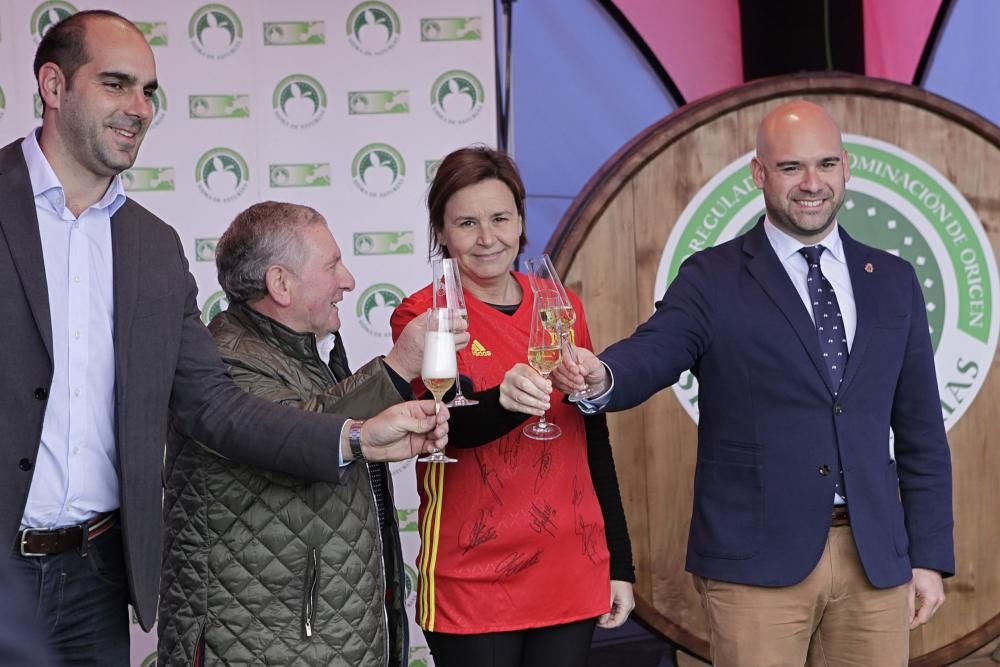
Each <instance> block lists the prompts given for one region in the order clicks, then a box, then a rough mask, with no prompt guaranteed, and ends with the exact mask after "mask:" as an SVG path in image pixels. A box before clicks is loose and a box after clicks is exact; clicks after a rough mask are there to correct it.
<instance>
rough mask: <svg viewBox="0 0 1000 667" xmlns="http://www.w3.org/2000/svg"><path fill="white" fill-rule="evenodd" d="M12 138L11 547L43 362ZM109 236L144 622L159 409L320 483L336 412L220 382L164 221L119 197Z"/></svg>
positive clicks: (39, 299) (34, 245) (126, 493)
mask: <svg viewBox="0 0 1000 667" xmlns="http://www.w3.org/2000/svg"><path fill="white" fill-rule="evenodd" d="M20 143H21V142H20V141H15V142H14V143H12V144H9V145H7V146H6V147H4V148H3V149H0V285H2V286H3V289H2V290H0V313H2V314H3V321H2V326H0V539H2V540H4V541H5V543H6V544H8V545H11V547H13V545H14V542H15V541H16V535H17V531H18V528H19V524H20V519H21V516H22V514H23V512H24V505H25V502H26V499H27V495H28V488H29V486H30V484H31V479H32V474H33V470H34V465H35V458H36V456H37V454H38V448H39V440H40V437H41V432H42V419H43V417H44V415H45V407H46V402H47V398H48V391H49V387H50V385H51V382H52V373H53V362H52V316H51V313H50V310H49V302H48V289H47V286H46V282H45V267H44V264H43V256H42V246H41V240H40V236H39V232H38V220H37V217H36V215H35V204H34V199H33V197H32V193H31V184H30V181H29V179H28V171H27V166H26V165H25V162H24V157H23V154H22V152H21V146H20ZM111 239H112V256H113V267H114V299H115V304H114V311H115V312H114V342H115V397H114V401H115V432H116V444H117V450H118V460H117V464H118V474H119V480H120V501H121V521H122V530H123V536H124V542H125V544H124V548H125V557H126V564H127V568H128V573H127V574H128V577H129V584H130V587H131V594H132V600H133V604H134V605H135V608H136V612H137V614H138V617H139V622H140V624H141V625H142V627H143V628H144V629H146V630H148V629H149V628H150V627H151V626H152V625H153V619H154V615H155V612H156V595H157V590H158V587H159V573H160V558H161V547H160V543H161V530H160V525H161V495H162V492H161V486H162V481H161V476H162V474H161V471H162V466H163V454H164V445H165V442H166V434H167V424H168V420H170V419H172V420H173V422H174V424H175V426H176V428H177V429H178V430H179V431H180V432H182V433H185V434H188V435H189V436H191V437H192V438H194V439H195V440H198V441H200V442H202V443H203V444H205V445H207V446H209V447H211V448H213V449H215V450H216V451H218V452H219V453H220V454H222V455H223V456H226V457H229V458H232V459H236V460H240V461H243V462H245V463H248V464H251V465H256V466H260V467H263V468H270V469H274V470H278V471H282V472H287V473H290V474H292V475H296V476H298V477H302V478H305V479H312V480H322V481H331V482H333V481H336V480H337V479H338V476H339V473H340V468H339V465H338V463H339V456H338V449H339V435H340V430H341V427H342V425H343V423H344V418H343V417H339V416H335V415H324V414H317V413H310V412H305V411H303V410H297V409H294V408H285V407H283V406H279V405H276V404H274V403H271V402H270V401H264V400H260V399H256V398H254V397H252V396H250V395H249V394H247V393H246V392H244V391H242V390H240V389H239V388H238V387H236V385H234V384H233V383H232V381H231V380H230V379H229V376H228V375H227V373H226V370H225V368H224V367H223V365H222V362H221V360H220V359H219V355H218V352H217V350H216V347H215V343H214V342H213V341H212V337H211V336H210V335H209V334H208V331H207V330H206V329H205V327H204V326H203V325H202V323H201V319H200V311H199V309H198V304H197V302H196V296H197V287H196V285H195V281H194V278H193V277H192V275H191V274H190V272H189V271H188V264H187V260H186V259H185V258H184V252H183V249H182V246H181V243H180V239H179V238H178V236H177V233H176V232H175V231H174V230H173V228H171V227H170V226H169V225H167V224H165V223H164V222H163V221H161V220H160V219H158V218H157V217H156V216H154V215H153V214H152V213H150V212H149V211H147V210H145V209H144V208H142V207H141V206H139V205H138V204H136V203H135V202H134V201H132V200H128V201H127V202H126V203H125V205H123V206H122V207H121V208H120V209H119V210H118V212H117V213H116V214H115V215H114V216H113V217H112V219H111ZM56 319H57V320H58V319H60V318H58V317H57V318H56Z"/></svg>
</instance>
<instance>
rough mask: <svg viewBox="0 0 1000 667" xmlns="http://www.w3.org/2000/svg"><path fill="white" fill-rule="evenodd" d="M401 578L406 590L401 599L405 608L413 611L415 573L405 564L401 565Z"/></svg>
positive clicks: (415, 601) (415, 594)
mask: <svg viewBox="0 0 1000 667" xmlns="http://www.w3.org/2000/svg"><path fill="white" fill-rule="evenodd" d="M403 576H404V578H405V582H404V587H405V589H406V590H405V591H404V596H403V599H404V600H405V601H406V602H405V604H406V606H407V607H409V608H410V609H413V607H414V605H416V603H417V571H416V570H414V569H413V567H411V566H410V564H409V563H407V564H405V565H403Z"/></svg>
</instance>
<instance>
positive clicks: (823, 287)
mask: <svg viewBox="0 0 1000 667" xmlns="http://www.w3.org/2000/svg"><path fill="white" fill-rule="evenodd" d="M824 250H826V248H825V247H824V246H821V245H817V246H809V247H806V248H800V249H799V252H800V253H802V256H803V257H805V258H806V262H807V263H808V265H809V273H808V274H807V276H806V286H807V287H808V289H809V298H810V299H811V301H812V312H813V320H815V323H816V335H817V336H818V338H819V349H820V351H821V352H822V353H823V361H824V362H825V363H826V370H827V371H829V373H830V381H831V382H832V383H833V395H834V396H836V395H837V394H838V393H839V391H840V383H841V382H843V381H844V367H845V366H846V365H847V332H846V331H844V318H843V317H842V316H841V314H840V304H839V303H837V295H836V294H835V293H834V291H833V286H832V285H831V284H830V282H829V281H828V280H827V279H826V276H824V275H823V270H822V269H821V268H820V266H819V258H820V256H821V255H822V254H823V251H824Z"/></svg>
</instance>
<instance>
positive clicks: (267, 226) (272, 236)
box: [215, 201, 326, 303]
mask: <svg viewBox="0 0 1000 667" xmlns="http://www.w3.org/2000/svg"><path fill="white" fill-rule="evenodd" d="M320 224H321V225H325V224H326V220H324V219H323V216H322V215H320V214H319V212H318V211H317V210H316V209H314V208H310V207H308V206H302V205H299V204H289V203H286V202H276V201H265V202H261V203H259V204H254V205H253V206H251V207H250V208H248V209H246V210H245V211H243V212H242V213H240V214H239V215H237V216H236V218H235V219H234V220H233V222H232V224H230V225H229V228H228V229H227V230H226V231H225V233H224V234H223V235H222V238H220V239H219V243H218V245H216V247H215V267H216V269H217V270H218V272H219V284H220V285H221V286H222V289H223V290H224V291H225V293H226V298H228V299H229V302H230V303H253V302H255V301H257V300H258V299H261V298H263V297H265V296H267V283H266V273H267V268H268V267H269V266H273V265H275V264H280V265H282V266H284V267H287V268H288V269H290V270H292V271H298V270H300V269H301V267H302V262H303V261H304V259H305V246H304V244H303V242H302V234H301V231H302V229H304V228H305V227H308V226H311V225H320Z"/></svg>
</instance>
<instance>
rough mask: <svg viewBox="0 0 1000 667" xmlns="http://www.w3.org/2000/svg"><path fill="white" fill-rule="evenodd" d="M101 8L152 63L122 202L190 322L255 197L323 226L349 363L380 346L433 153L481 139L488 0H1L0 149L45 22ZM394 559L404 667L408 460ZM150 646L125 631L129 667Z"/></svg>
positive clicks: (408, 259)
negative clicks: (140, 39)
mask: <svg viewBox="0 0 1000 667" xmlns="http://www.w3.org/2000/svg"><path fill="white" fill-rule="evenodd" d="M95 8H106V9H112V10H115V11H118V12H120V13H121V14H123V15H124V16H126V17H127V18H129V19H131V20H132V21H134V22H135V23H136V24H137V25H138V26H139V27H140V29H141V30H142V31H143V33H144V34H145V35H146V38H147V40H148V42H149V43H150V45H151V46H152V47H153V52H154V54H155V56H156V63H157V75H158V78H159V82H160V90H159V91H157V94H156V97H155V106H156V116H155V119H154V120H153V124H152V127H151V129H150V130H149V133H148V134H147V136H146V140H145V143H144V144H143V147H142V149H141V150H140V152H139V158H138V160H137V161H136V164H135V166H134V167H133V168H132V169H130V170H129V171H127V172H125V174H124V178H125V186H126V189H127V190H128V192H129V195H130V196H131V197H134V198H135V199H136V200H138V201H139V202H141V203H142V204H143V205H144V206H146V207H147V208H149V209H150V210H152V211H153V212H154V213H156V214H157V215H159V216H160V217H161V218H163V219H164V220H166V221H167V222H169V223H170V224H171V225H173V226H174V227H175V228H176V229H177V230H178V232H179V233H180V235H181V238H182V239H183V241H184V243H185V246H186V247H185V250H186V252H187V256H188V259H189V260H190V262H191V270H192V272H193V273H194V275H195V278H196V279H197V280H198V285H199V288H200V292H201V294H200V299H201V302H202V312H203V317H204V319H205V320H206V321H208V319H210V318H211V317H212V316H213V315H214V314H216V313H217V312H219V311H220V310H223V309H225V307H226V301H225V298H224V296H223V294H222V292H221V291H220V290H219V286H218V283H217V281H216V276H215V264H214V253H215V243H216V240H217V239H218V237H219V236H220V235H221V234H222V232H223V231H224V230H225V228H226V227H227V226H228V224H229V222H230V221H231V220H232V219H233V217H234V216H235V215H236V214H237V213H238V212H239V211H241V210H243V209H245V208H246V207H247V206H249V205H251V204H253V203H254V202H257V201H262V200H265V199H274V200H279V201H290V202H294V203H299V204H307V205H309V206H312V207H314V208H316V209H317V210H318V211H320V213H322V214H323V215H324V216H325V217H326V219H327V221H328V222H329V224H330V228H331V229H332V230H333V234H334V236H335V237H336V239H337V241H338V243H339V244H340V247H341V249H342V251H343V252H344V256H345V258H346V259H347V262H348V266H349V267H350V269H351V270H352V271H353V273H354V276H355V278H356V279H357V288H356V289H355V291H354V292H352V293H350V294H348V295H347V296H346V298H345V299H344V302H343V303H342V304H341V319H342V322H343V329H342V331H343V333H344V338H345V342H346V344H347V349H348V352H349V355H350V359H351V363H352V366H354V367H357V366H359V365H361V364H363V363H364V362H366V361H367V360H368V359H370V358H371V357H373V356H375V355H378V354H384V353H385V352H386V351H388V349H389V347H390V337H389V315H390V313H391V312H392V310H393V308H394V307H395V306H396V305H398V304H399V302H400V300H401V299H402V298H403V297H404V296H405V295H406V294H409V293H411V292H413V291H415V290H417V289H418V288H420V287H422V286H423V285H425V284H426V283H427V282H429V280H430V275H429V269H428V265H427V211H426V206H425V203H424V197H425V195H426V190H427V184H428V182H429V179H430V178H431V177H432V176H433V173H434V170H435V168H436V165H437V164H438V161H439V160H440V159H441V158H442V157H443V156H444V155H446V154H447V153H448V152H450V151H452V150H454V149H456V148H459V147H461V146H467V145H470V144H474V143H485V144H489V145H495V144H496V100H495V99H494V97H495V90H496V88H495V69H494V21H493V2H492V0H420V2H416V1H415V0H388V1H387V2H379V1H369V2H358V1H357V0H284V1H283V2H268V1H266V0H226V1H225V2H221V3H218V2H212V3H206V2H204V1H202V0H172V1H171V2H156V1H154V0H105V1H104V2H102V3H100V4H98V3H94V2H89V1H87V2H85V1H83V0H73V2H65V1H63V0H49V1H48V2H34V1H28V0H0V140H2V142H3V144H6V143H7V142H9V141H12V140H14V139H15V138H17V137H21V136H24V135H25V134H27V133H28V131H30V129H31V128H32V127H35V126H37V125H38V124H39V123H40V120H39V119H40V111H41V104H40V100H39V99H38V96H37V94H36V86H35V81H34V77H33V75H32V71H31V69H32V68H31V65H32V60H33V58H34V52H35V48H36V47H37V44H38V40H39V39H40V38H41V35H43V34H44V33H45V30H47V29H48V27H49V26H51V25H52V24H53V23H55V22H58V21H59V20H61V19H62V18H64V17H65V16H68V15H69V14H71V13H73V12H76V11H79V10H82V9H95ZM393 475H394V478H395V485H396V489H397V495H396V504H397V507H398V508H399V519H400V528H401V530H402V536H403V547H404V555H405V557H406V560H407V562H408V565H407V566H406V574H407V608H408V612H409V615H410V618H411V649H410V665H411V666H412V667H417V666H418V665H419V666H424V665H430V664H432V663H431V659H430V656H429V652H428V651H427V648H426V643H425V641H424V639H423V636H422V635H421V634H420V631H419V629H418V628H417V627H416V625H415V624H413V623H412V619H413V617H414V602H415V595H414V590H413V589H414V588H415V585H416V572H415V570H414V568H413V566H412V563H413V561H414V559H415V557H416V553H417V549H418V548H419V538H418V534H417V530H416V515H417V512H416V507H417V505H418V497H417V493H416V487H415V484H414V473H413V465H412V464H411V463H402V464H395V465H394V466H393ZM155 649H156V640H155V637H153V636H152V635H146V634H143V633H142V632H141V631H140V629H139V627H138V626H137V625H136V626H134V627H133V647H132V658H133V665H142V666H143V667H146V666H148V665H153V664H155V657H156V656H155Z"/></svg>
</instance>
